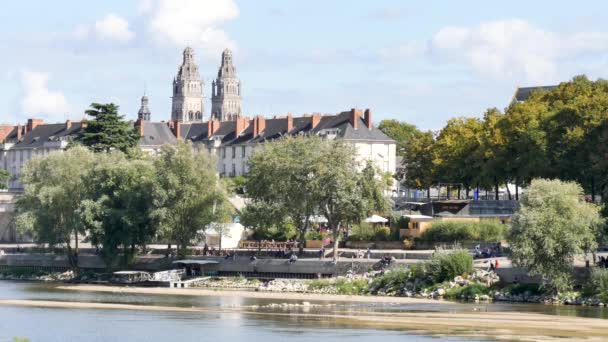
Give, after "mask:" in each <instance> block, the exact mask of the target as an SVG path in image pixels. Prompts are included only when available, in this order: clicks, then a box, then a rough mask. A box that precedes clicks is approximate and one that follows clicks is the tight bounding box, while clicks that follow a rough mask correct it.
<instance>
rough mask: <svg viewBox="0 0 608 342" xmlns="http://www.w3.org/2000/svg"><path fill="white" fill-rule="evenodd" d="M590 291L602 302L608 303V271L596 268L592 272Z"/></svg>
mask: <svg viewBox="0 0 608 342" xmlns="http://www.w3.org/2000/svg"><path fill="white" fill-rule="evenodd" d="M589 283H590V290H591V292H592V293H593V294H595V295H597V296H598V297H599V298H600V299H601V300H602V302H604V303H608V269H605V268H603V269H602V268H594V269H593V270H592V271H591V279H590V281H589Z"/></svg>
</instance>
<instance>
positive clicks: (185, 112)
mask: <svg viewBox="0 0 608 342" xmlns="http://www.w3.org/2000/svg"><path fill="white" fill-rule="evenodd" d="M204 85H205V84H204V83H203V81H202V80H201V76H200V74H199V73H198V66H197V65H196V63H194V50H192V49H191V48H189V47H187V48H186V49H184V59H183V62H182V65H181V66H180V67H179V71H178V72H177V77H176V78H174V79H173V105H172V110H171V120H178V121H182V122H192V121H203V87H204Z"/></svg>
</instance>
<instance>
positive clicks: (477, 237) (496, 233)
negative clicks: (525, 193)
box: [419, 221, 506, 243]
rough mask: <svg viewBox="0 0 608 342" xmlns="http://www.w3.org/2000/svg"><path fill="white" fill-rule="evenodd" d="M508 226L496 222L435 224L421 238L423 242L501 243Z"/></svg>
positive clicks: (439, 222) (440, 222)
mask: <svg viewBox="0 0 608 342" xmlns="http://www.w3.org/2000/svg"><path fill="white" fill-rule="evenodd" d="M505 232H506V226H505V225H504V224H501V223H499V222H495V221H481V222H443V221H437V222H433V225H432V226H431V227H430V228H429V229H427V230H426V231H425V232H424V233H423V234H422V235H421V236H420V238H419V240H420V241H422V242H427V243H434V242H462V241H488V242H499V241H501V240H502V239H503V238H504V236H505Z"/></svg>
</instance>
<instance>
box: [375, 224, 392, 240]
mask: <svg viewBox="0 0 608 342" xmlns="http://www.w3.org/2000/svg"><path fill="white" fill-rule="evenodd" d="M390 239H391V229H390V228H389V227H380V228H378V230H376V232H375V234H374V241H388V240H390Z"/></svg>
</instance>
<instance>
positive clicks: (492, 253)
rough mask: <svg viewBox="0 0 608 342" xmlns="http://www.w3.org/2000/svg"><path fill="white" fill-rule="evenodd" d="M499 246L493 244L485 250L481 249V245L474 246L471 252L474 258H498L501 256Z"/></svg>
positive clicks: (498, 244)
mask: <svg viewBox="0 0 608 342" xmlns="http://www.w3.org/2000/svg"><path fill="white" fill-rule="evenodd" d="M501 247H502V246H501V244H500V242H499V243H493V244H492V245H491V246H489V247H486V248H483V249H482V248H481V245H479V244H478V245H476V246H475V250H474V251H473V253H474V254H475V258H484V259H485V258H492V257H498V256H501V255H502V253H501V249H502V248H501Z"/></svg>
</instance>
